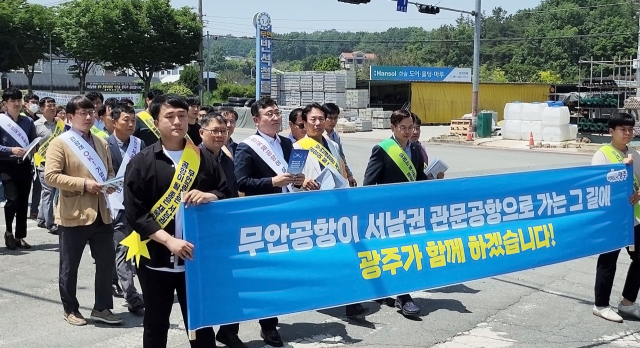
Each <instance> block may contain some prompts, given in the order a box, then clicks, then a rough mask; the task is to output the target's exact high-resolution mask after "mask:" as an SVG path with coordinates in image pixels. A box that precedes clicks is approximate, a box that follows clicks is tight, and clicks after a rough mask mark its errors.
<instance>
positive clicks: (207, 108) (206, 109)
mask: <svg viewBox="0 0 640 348" xmlns="http://www.w3.org/2000/svg"><path fill="white" fill-rule="evenodd" d="M200 111H206V112H207V113H210V112H213V111H214V110H213V108H212V107H210V106H208V105H204V106H200Z"/></svg>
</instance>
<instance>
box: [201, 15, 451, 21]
mask: <svg viewBox="0 0 640 348" xmlns="http://www.w3.org/2000/svg"><path fill="white" fill-rule="evenodd" d="M205 16H206V17H212V18H223V19H241V20H249V21H250V20H253V18H249V17H226V16H213V15H205ZM445 19H457V17H455V18H453V17H434V18H421V19H402V20H398V19H291V18H273V19H272V21H282V22H398V21H400V22H407V21H412V22H417V21H419V22H424V21H438V20H445Z"/></svg>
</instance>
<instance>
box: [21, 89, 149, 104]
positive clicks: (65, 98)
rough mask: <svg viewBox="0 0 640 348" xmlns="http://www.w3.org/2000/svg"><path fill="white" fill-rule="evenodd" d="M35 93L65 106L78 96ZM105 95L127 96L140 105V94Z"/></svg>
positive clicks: (113, 96) (121, 97)
mask: <svg viewBox="0 0 640 348" xmlns="http://www.w3.org/2000/svg"><path fill="white" fill-rule="evenodd" d="M33 94H35V95H37V96H38V97H40V99H42V98H44V97H50V98H53V99H55V100H56V104H57V105H63V106H65V105H67V103H68V102H69V100H71V99H72V98H74V97H77V96H78V94H64V93H52V92H46V91H33ZM103 96H104V99H105V100H107V99H109V98H116V99H118V100H120V99H123V98H127V99H130V100H131V101H132V102H133V103H134V104H135V105H138V103H139V102H140V99H141V98H140V97H141V95H140V94H103Z"/></svg>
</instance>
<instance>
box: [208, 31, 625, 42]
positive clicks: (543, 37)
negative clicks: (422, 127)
mask: <svg viewBox="0 0 640 348" xmlns="http://www.w3.org/2000/svg"><path fill="white" fill-rule="evenodd" d="M219 30H225V29H219ZM637 34H638V33H634V32H628V33H598V34H578V35H564V36H539V37H513V38H509V37H501V38H487V39H481V41H483V42H518V41H542V40H570V39H584V38H592V37H594V38H595V37H616V36H627V35H628V36H631V35H633V36H635V35H637ZM277 35H278V34H277ZM219 38H221V39H225V38H226V39H240V40H255V37H247V36H244V37H236V36H231V35H220V36H219ZM272 40H273V41H283V42H314V43H353V42H357V43H359V44H414V43H465V44H472V43H473V39H471V38H470V39H468V40H459V39H424V40H405V41H399V40H394V41H390V40H386V41H385V40H357V39H354V40H333V39H331V40H329V39H289V38H283V37H279V35H278V36H274V37H273V39H272Z"/></svg>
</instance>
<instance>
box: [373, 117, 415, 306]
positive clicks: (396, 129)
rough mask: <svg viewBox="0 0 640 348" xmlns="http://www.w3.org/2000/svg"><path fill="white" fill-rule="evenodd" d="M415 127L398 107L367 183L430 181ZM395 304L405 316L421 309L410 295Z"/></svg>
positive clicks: (376, 154)
mask: <svg viewBox="0 0 640 348" xmlns="http://www.w3.org/2000/svg"><path fill="white" fill-rule="evenodd" d="M414 128H415V119H414V116H413V115H412V114H411V113H410V112H408V111H406V110H398V111H395V112H394V113H393V114H392V115H391V131H392V132H393V136H391V138H389V139H386V140H384V141H382V142H381V143H380V144H379V145H376V146H374V147H373V150H372V152H371V158H370V159H369V164H368V165H367V170H366V171H365V173H364V185H365V186H367V185H383V184H395V183H402V182H413V181H422V180H427V176H426V175H425V174H424V162H423V161H422V157H421V155H420V150H419V149H418V148H417V146H416V145H415V144H414V143H412V142H411V141H410V138H411V133H412V132H413V130H414ZM378 302H382V301H378ZM387 303H389V301H387ZM395 306H396V307H397V308H398V309H400V310H402V314H404V315H417V314H419V313H420V308H419V307H418V306H416V304H415V303H414V302H413V299H412V298H411V296H410V295H408V294H407V295H401V296H398V297H397V298H396V300H395Z"/></svg>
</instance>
